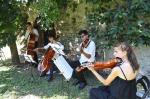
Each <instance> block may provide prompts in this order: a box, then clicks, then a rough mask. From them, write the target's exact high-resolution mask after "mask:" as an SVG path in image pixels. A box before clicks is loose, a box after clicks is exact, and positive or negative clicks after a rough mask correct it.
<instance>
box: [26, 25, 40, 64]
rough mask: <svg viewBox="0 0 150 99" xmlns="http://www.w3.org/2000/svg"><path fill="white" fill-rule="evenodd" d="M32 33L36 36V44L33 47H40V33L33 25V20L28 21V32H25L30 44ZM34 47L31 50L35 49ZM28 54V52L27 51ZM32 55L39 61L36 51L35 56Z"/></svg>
mask: <svg viewBox="0 0 150 99" xmlns="http://www.w3.org/2000/svg"><path fill="white" fill-rule="evenodd" d="M32 34H33V35H34V36H35V40H34V42H35V43H34V45H32V46H34V48H33V49H35V48H37V47H38V38H39V33H38V30H37V29H36V28H34V27H33V26H32V24H31V22H27V30H26V34H25V39H26V40H27V41H28V42H27V43H28V44H29V43H30V39H31V35H32ZM33 49H30V50H33ZM27 50H28V49H27ZM33 53H34V52H33ZM27 54H28V52H27ZM31 56H32V55H31ZM32 57H33V60H34V61H35V62H37V63H38V57H37V54H36V53H34V56H32Z"/></svg>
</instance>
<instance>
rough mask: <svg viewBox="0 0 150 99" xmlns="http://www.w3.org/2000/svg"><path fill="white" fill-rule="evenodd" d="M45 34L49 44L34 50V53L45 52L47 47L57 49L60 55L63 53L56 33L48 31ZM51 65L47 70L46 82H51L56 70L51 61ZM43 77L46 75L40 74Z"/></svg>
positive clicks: (62, 47)
mask: <svg viewBox="0 0 150 99" xmlns="http://www.w3.org/2000/svg"><path fill="white" fill-rule="evenodd" d="M47 34H48V35H47V36H48V39H49V43H48V44H47V45H45V46H44V47H42V48H36V49H34V51H36V52H37V51H43V50H45V51H46V50H47V49H48V48H49V47H51V48H57V49H59V51H62V53H63V50H64V46H63V45H62V44H61V43H60V42H58V41H57V36H56V32H55V31H50V32H48V33H47ZM51 63H52V66H51V68H50V70H49V71H50V72H49V74H48V82H49V81H52V80H53V72H54V70H55V69H56V66H55V65H54V63H53V61H51ZM44 75H46V73H45V72H42V73H41V75H40V76H44Z"/></svg>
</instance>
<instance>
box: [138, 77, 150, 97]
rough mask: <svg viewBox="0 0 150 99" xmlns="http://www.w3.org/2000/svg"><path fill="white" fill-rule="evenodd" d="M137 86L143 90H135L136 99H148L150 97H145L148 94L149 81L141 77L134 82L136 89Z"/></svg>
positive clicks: (149, 89) (149, 90)
mask: <svg viewBox="0 0 150 99" xmlns="http://www.w3.org/2000/svg"><path fill="white" fill-rule="evenodd" d="M139 85H140V87H142V88H143V90H137V99H150V97H149V98H148V97H147V96H148V94H149V92H150V81H149V79H148V78H147V77H146V76H144V75H142V77H141V78H140V79H138V80H137V82H136V86H137V87H138V86H139ZM137 89H138V88H137Z"/></svg>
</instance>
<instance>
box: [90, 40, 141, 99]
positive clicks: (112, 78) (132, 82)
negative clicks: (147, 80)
mask: <svg viewBox="0 0 150 99" xmlns="http://www.w3.org/2000/svg"><path fill="white" fill-rule="evenodd" d="M114 56H115V57H119V58H121V60H122V62H121V63H119V64H118V65H116V67H114V68H113V69H112V72H111V73H110V75H109V76H108V77H107V78H106V79H104V78H103V77H102V76H101V75H99V74H98V73H97V72H96V71H95V70H94V67H93V65H91V66H90V67H88V69H89V70H91V72H92V73H93V74H94V75H95V76H96V78H97V79H98V80H99V81H100V82H101V83H102V84H104V86H100V87H98V88H92V89H91V90H90V99H136V91H137V90H136V76H137V74H138V71H139V64H138V62H137V59H136V56H135V54H134V52H133V50H132V48H131V46H130V45H129V44H128V43H126V42H122V43H120V44H116V46H115V47H114Z"/></svg>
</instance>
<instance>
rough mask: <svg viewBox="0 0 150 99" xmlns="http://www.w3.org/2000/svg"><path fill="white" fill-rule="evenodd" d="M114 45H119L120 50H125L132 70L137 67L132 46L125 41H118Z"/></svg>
mask: <svg viewBox="0 0 150 99" xmlns="http://www.w3.org/2000/svg"><path fill="white" fill-rule="evenodd" d="M115 47H120V48H121V50H122V51H126V52H127V58H128V60H129V62H130V65H131V66H132V68H133V71H134V72H135V71H136V70H138V69H139V67H140V66H139V64H138V62H137V58H136V55H135V53H134V51H133V49H132V47H131V46H130V45H129V44H128V43H127V42H121V43H118V44H116V45H115Z"/></svg>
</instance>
